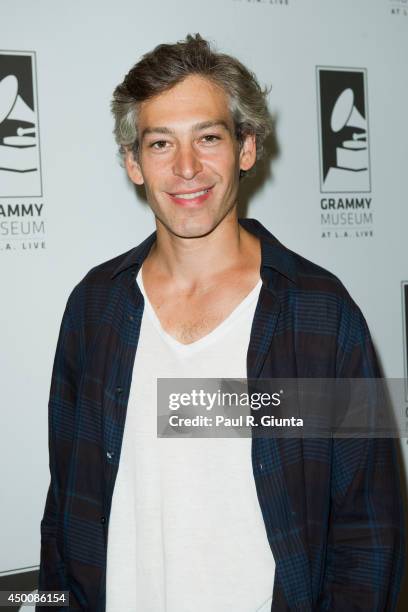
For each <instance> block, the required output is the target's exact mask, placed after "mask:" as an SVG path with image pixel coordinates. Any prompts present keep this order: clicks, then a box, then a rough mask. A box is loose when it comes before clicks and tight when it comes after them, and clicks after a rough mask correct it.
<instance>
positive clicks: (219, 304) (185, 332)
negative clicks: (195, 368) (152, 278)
mask: <svg viewBox="0 0 408 612" xmlns="http://www.w3.org/2000/svg"><path fill="white" fill-rule="evenodd" d="M255 284H256V280H255V281H254V280H252V281H251V282H244V283H242V284H236V283H233V284H231V285H229V286H224V287H222V288H218V287H215V288H213V289H211V290H208V291H205V290H204V291H198V292H195V293H191V294H186V293H184V294H183V293H181V292H179V293H176V292H172V293H163V292H161V291H160V289H158V288H154V287H150V290H149V291H148V292H147V293H146V295H147V296H148V300H149V302H150V305H151V307H152V308H153V310H154V312H155V314H156V316H157V318H158V320H159V322H160V325H161V327H162V328H163V330H164V331H165V332H166V333H168V334H169V335H170V336H172V337H173V338H174V339H175V340H177V341H178V342H180V343H182V344H191V343H193V342H196V341H197V340H200V339H201V338H203V337H204V336H206V335H208V334H209V333H211V332H212V331H213V330H215V329H216V328H217V327H219V326H220V325H221V324H222V323H223V322H224V321H226V320H227V319H228V318H229V317H230V316H231V314H232V313H233V312H234V311H235V310H236V309H237V308H238V307H239V306H240V304H242V303H243V301H244V300H245V299H246V297H247V296H248V295H249V294H250V293H251V291H252V290H253V289H254V286H255ZM145 291H146V288H145Z"/></svg>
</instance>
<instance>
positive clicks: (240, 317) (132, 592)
mask: <svg viewBox="0 0 408 612" xmlns="http://www.w3.org/2000/svg"><path fill="white" fill-rule="evenodd" d="M136 280H137V282H138V284H139V287H140V290H141V291H142V293H143V295H144V300H145V307H144V313H143V317H142V323H141V329H140V337H139V342H138V348H137V351H136V358H135V364H134V370H133V377H132V385H131V391H130V397H129V403H128V408H127V415H126V423H125V430H124V436H123V443H122V451H121V457H120V462H119V468H118V474H117V479H116V483H115V488H114V493H113V498H112V509H111V516H110V520H109V531H108V555H107V582H106V612H209V611H210V610H211V612H230V611H234V612H260V611H262V612H269V611H270V608H271V601H272V591H273V583H274V575H275V561H274V558H273V555H272V551H271V549H270V546H269V543H268V540H267V535H266V530H265V525H264V522H263V518H262V514H261V509H260V506H259V502H258V498H257V493H256V488H255V480H254V476H253V472H252V461H251V438H201V439H197V438H195V439H193V438H188V439H185V438H183V439H180V438H157V433H156V432H157V405H156V395H157V393H156V384H157V378H161V377H162V378H169V377H170V378H246V375H247V372H246V354H247V348H248V344H249V337H250V331H251V326H252V320H253V317H254V312H255V307H256V304H257V300H258V296H259V291H260V288H261V284H262V282H261V280H259V282H258V283H257V285H256V286H255V287H254V289H253V290H252V291H251V292H250V293H249V295H247V296H246V297H245V298H244V300H243V301H242V302H241V303H240V304H239V305H238V306H237V307H236V308H235V309H234V310H233V312H232V313H231V314H230V315H229V316H228V317H227V318H226V319H225V320H224V321H223V322H222V323H221V324H220V325H218V326H217V327H216V328H215V329H214V330H213V331H211V332H210V333H209V334H207V335H206V336H204V337H203V338H200V339H199V340H197V341H195V342H193V343H191V344H182V343H180V342H178V341H177V340H176V339H175V338H173V337H172V336H170V335H169V334H168V333H166V332H165V331H164V330H163V328H162V327H161V324H160V321H159V319H158V317H157V315H156V313H155V311H154V310H153V307H152V305H151V304H150V302H149V300H148V298H147V296H146V293H145V290H144V287H143V282H142V278H141V272H139V274H138V277H137V279H136Z"/></svg>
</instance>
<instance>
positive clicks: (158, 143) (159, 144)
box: [150, 140, 167, 149]
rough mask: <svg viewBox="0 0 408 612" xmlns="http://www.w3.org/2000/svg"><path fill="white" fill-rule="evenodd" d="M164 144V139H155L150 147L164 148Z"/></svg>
mask: <svg viewBox="0 0 408 612" xmlns="http://www.w3.org/2000/svg"><path fill="white" fill-rule="evenodd" d="M166 144H167V141H166V140H156V142H152V144H151V145H150V147H151V148H152V149H164V148H165V147H166Z"/></svg>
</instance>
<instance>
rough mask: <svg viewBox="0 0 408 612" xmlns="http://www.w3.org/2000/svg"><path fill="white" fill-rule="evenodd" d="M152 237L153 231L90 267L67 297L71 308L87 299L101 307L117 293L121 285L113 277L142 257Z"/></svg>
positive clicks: (123, 271)
mask: <svg viewBox="0 0 408 612" xmlns="http://www.w3.org/2000/svg"><path fill="white" fill-rule="evenodd" d="M154 237H155V234H154V233H153V234H150V235H149V236H148V237H147V238H146V239H145V240H143V241H142V242H141V243H140V244H138V245H137V246H135V247H133V248H132V249H129V250H128V251H125V252H124V253H121V254H120V255H116V256H115V257H112V258H111V259H108V260H106V261H103V262H101V263H99V264H97V265H96V266H94V267H92V268H91V269H90V270H89V271H88V272H87V273H86V274H85V276H84V277H83V278H82V279H81V280H80V281H79V282H78V283H77V284H76V285H75V287H74V288H73V290H72V291H71V293H70V296H69V298H68V303H69V305H70V306H71V308H75V306H78V305H79V304H82V305H83V304H84V301H89V300H91V301H92V302H94V303H96V304H97V305H98V306H99V307H100V308H103V306H104V304H105V303H107V302H109V300H110V299H111V298H112V296H114V295H116V294H117V292H118V290H119V288H120V286H121V285H120V283H118V282H115V279H116V278H118V277H119V276H120V275H121V274H122V273H126V271H127V270H130V269H132V268H134V266H135V265H137V263H138V262H141V261H142V260H143V259H144V257H145V255H146V253H147V252H148V250H149V249H150V246H151V244H152V242H153V241H154ZM87 298H88V299H87Z"/></svg>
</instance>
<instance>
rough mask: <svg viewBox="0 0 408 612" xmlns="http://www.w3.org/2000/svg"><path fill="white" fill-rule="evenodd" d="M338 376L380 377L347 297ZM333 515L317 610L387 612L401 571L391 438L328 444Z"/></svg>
mask: <svg viewBox="0 0 408 612" xmlns="http://www.w3.org/2000/svg"><path fill="white" fill-rule="evenodd" d="M337 365H338V371H337V376H338V377H339V378H379V377H380V370H379V367H378V362H377V358H376V355H375V352H374V348H373V345H372V341H371V337H370V333H369V330H368V327H367V323H366V321H365V319H364V317H363V315H362V314H361V311H360V310H359V308H358V307H357V306H356V305H355V304H354V302H353V301H352V300H351V299H349V300H348V302H347V304H346V306H345V308H344V310H343V314H342V317H341V322H340V327H339V336H338V354H337ZM332 448H333V472H332V480H331V514H330V525H329V533H328V548H327V555H326V568H325V576H324V582H323V588H322V597H321V600H320V606H319V610H321V611H323V610H330V611H331V612H343V611H344V612H350V611H351V610H353V611H355V612H363V611H364V612H380V611H381V612H384V611H387V612H391V611H392V610H395V608H396V605H397V600H398V594H399V590H400V583H401V578H402V575H403V569H404V557H405V544H404V537H405V535H404V519H403V505H402V495H401V490H400V482H399V468H398V462H397V448H396V441H395V440H393V439H390V438H354V439H352V438H348V439H339V438H337V439H334V440H333V447H332Z"/></svg>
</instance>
